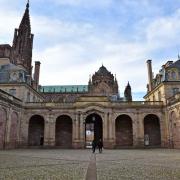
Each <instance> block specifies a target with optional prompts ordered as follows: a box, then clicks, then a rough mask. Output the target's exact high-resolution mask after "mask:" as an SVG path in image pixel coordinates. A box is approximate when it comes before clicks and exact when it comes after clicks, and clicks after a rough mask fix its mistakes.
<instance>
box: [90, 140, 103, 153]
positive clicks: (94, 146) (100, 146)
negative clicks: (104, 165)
mask: <svg viewBox="0 0 180 180" xmlns="http://www.w3.org/2000/svg"><path fill="white" fill-rule="evenodd" d="M96 146H97V147H98V149H99V153H102V148H103V142H102V140H101V139H99V141H98V142H97V143H96V141H95V140H93V141H92V152H93V153H95V150H96Z"/></svg>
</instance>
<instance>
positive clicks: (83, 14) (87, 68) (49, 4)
mask: <svg viewBox="0 0 180 180" xmlns="http://www.w3.org/2000/svg"><path fill="white" fill-rule="evenodd" d="M26 2H27V1H26V0H18V1H17V0H16V1H14V0H0V22H1V23H0V43H1V44H4V43H8V44H10V45H11V44H12V39H13V33H14V28H17V27H18V26H19V23H20V21H21V18H22V16H23V13H24V10H25V5H26ZM30 15H31V27H32V33H33V34H34V35H35V39H34V50H33V61H41V63H42V64H41V74H40V84H41V85H67V84H68V85H74V84H87V83H88V79H89V75H90V74H91V75H92V74H93V73H94V72H95V71H97V70H98V69H99V67H100V66H101V65H102V63H103V65H104V66H106V68H107V69H108V70H109V71H111V72H112V73H113V74H116V77H117V80H118V84H119V89H120V92H121V93H123V91H124V88H125V86H126V84H127V82H128V81H129V82H130V84H131V87H132V91H133V96H134V99H135V100H139V99H140V98H139V97H142V96H143V95H144V94H145V92H146V84H147V68H146V60H147V59H152V60H153V71H154V73H157V72H158V70H159V69H160V67H161V66H162V65H163V64H164V63H165V62H166V61H168V60H174V61H175V60H177V55H178V51H180V0H30Z"/></svg>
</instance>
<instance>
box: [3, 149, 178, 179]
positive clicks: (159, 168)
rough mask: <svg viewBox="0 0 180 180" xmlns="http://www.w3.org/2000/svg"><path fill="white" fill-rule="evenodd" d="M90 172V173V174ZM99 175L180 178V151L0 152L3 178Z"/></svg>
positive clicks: (99, 177)
mask: <svg viewBox="0 0 180 180" xmlns="http://www.w3.org/2000/svg"><path fill="white" fill-rule="evenodd" d="M92 157H93V158H92ZM92 161H94V165H93V167H91V165H92ZM88 171H89V172H90V173H87V172H88ZM87 174H89V175H90V176H91V177H90V176H89V175H88V176H87ZM96 174H97V175H96ZM96 178H97V179H98V180H121V179H122V180H126V179H133V180H134V179H137V180H141V179H144V180H148V179H152V180H156V179H159V180H160V179H161V180H166V179H167V180H173V179H177V180H179V179H180V150H170V149H146V150H104V151H103V153H102V154H99V153H98V151H97V152H96V153H95V154H92V153H91V151H90V150H59V149H55V150H54V149H53V150H42V149H31V150H29V149H28V150H6V151H0V179H2V180H3V179H12V180H34V179H37V180H51V179H52V180H54V179H55V180H56V179H58V180H59V179H60V180H71V179H72V180H85V179H86V180H88V179H92V180H96Z"/></svg>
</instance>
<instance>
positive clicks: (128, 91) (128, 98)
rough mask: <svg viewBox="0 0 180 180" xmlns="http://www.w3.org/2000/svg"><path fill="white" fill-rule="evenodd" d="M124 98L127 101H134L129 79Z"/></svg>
mask: <svg viewBox="0 0 180 180" xmlns="http://www.w3.org/2000/svg"><path fill="white" fill-rule="evenodd" d="M124 98H125V100H126V101H132V93H131V86H130V84H129V81H128V84H127V86H126V88H125V90H124Z"/></svg>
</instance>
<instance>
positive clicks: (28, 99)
mask: <svg viewBox="0 0 180 180" xmlns="http://www.w3.org/2000/svg"><path fill="white" fill-rule="evenodd" d="M27 102H30V92H27Z"/></svg>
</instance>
